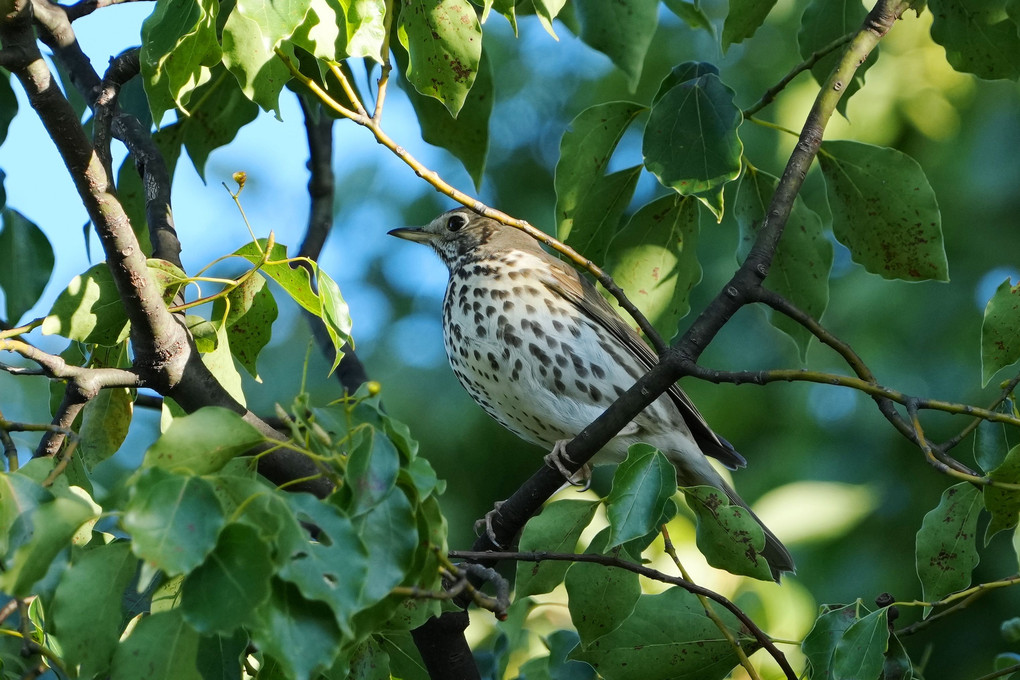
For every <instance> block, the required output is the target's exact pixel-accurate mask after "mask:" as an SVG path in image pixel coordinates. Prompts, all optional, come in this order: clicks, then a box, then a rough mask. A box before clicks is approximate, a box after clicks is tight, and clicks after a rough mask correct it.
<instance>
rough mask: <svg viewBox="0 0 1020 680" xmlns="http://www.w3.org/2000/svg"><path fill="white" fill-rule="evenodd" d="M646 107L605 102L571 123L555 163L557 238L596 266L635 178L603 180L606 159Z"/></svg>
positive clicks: (629, 173)
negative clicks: (589, 259) (588, 258)
mask: <svg viewBox="0 0 1020 680" xmlns="http://www.w3.org/2000/svg"><path fill="white" fill-rule="evenodd" d="M643 110H644V107H642V106H640V105H639V104H634V103H632V102H609V103H606V104H598V105H596V106H592V107H590V108H588V109H585V110H584V111H582V112H581V113H579V114H578V115H577V117H576V118H574V120H572V121H571V122H570V128H569V129H568V130H567V132H565V133H564V134H563V139H562V140H561V141H560V158H559V161H557V163H556V179H555V186H556V234H557V237H558V238H559V239H560V240H561V241H565V242H566V243H569V244H570V245H572V246H574V247H575V248H578V249H579V250H580V251H581V252H583V253H584V254H585V255H587V256H588V257H590V258H591V259H593V260H596V261H599V260H600V259H601V258H600V255H602V254H604V252H605V248H606V246H607V245H608V243H609V241H610V239H612V237H613V234H615V233H616V230H617V227H618V225H619V217H620V215H622V214H623V210H624V209H625V208H626V207H627V203H629V202H630V196H631V195H632V194H633V191H634V185H635V183H636V181H637V175H638V173H637V172H636V171H634V170H633V169H631V170H626V171H620V172H616V173H613V174H612V175H609V176H606V168H608V166H609V159H610V157H611V156H612V155H613V151H614V150H615V149H616V145H617V144H618V143H619V142H620V139H621V137H623V133H624V132H625V131H626V130H627V127H628V126H629V125H630V124H631V123H632V122H633V121H634V118H635V117H637V115H638V114H639V113H641V112H642V111H643Z"/></svg>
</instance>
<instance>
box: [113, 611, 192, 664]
mask: <svg viewBox="0 0 1020 680" xmlns="http://www.w3.org/2000/svg"><path fill="white" fill-rule="evenodd" d="M198 647H199V636H198V633H196V632H195V631H194V630H193V629H192V628H191V626H189V625H188V624H187V623H185V621H184V618H183V617H182V616H181V611H180V610H179V609H171V610H169V611H163V612H158V613H155V614H150V615H148V616H143V617H142V618H141V619H139V620H138V625H136V626H135V627H134V628H133V629H132V630H131V635H129V636H128V637H127V639H125V640H124V641H123V642H122V643H121V644H120V646H119V647H118V648H117V653H116V654H115V655H114V657H113V673H112V674H111V676H110V677H111V680H142V678H145V679H146V680H202V674H201V673H199V672H198V667H197V660H198Z"/></svg>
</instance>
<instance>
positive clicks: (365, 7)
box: [344, 0, 386, 64]
mask: <svg viewBox="0 0 1020 680" xmlns="http://www.w3.org/2000/svg"><path fill="white" fill-rule="evenodd" d="M344 7H345V8H346V10H347V55H348V56H351V57H366V58H369V59H373V60H375V61H376V62H378V63H380V64H381V63H382V62H383V54H382V46H383V43H384V42H385V37H386V2H385V0H345V2H344Z"/></svg>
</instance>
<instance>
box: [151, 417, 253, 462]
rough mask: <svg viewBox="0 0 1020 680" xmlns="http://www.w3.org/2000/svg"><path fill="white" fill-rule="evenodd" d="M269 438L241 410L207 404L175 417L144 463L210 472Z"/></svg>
mask: <svg viewBox="0 0 1020 680" xmlns="http://www.w3.org/2000/svg"><path fill="white" fill-rule="evenodd" d="M264 441H265V437H264V436H263V435H262V434H261V433H260V432H259V431H258V430H256V429H255V428H254V427H252V426H251V425H249V424H248V423H246V422H245V421H244V419H243V418H242V417H241V416H240V415H239V414H237V413H234V412H233V411H230V410H228V409H225V408H222V407H219V406H206V407H204V408H200V409H198V410H197V411H195V412H194V413H191V414H189V415H186V416H180V417H177V418H174V421H173V422H172V423H171V424H170V427H169V429H167V431H166V432H164V433H163V435H162V436H161V437H160V438H159V439H157V440H156V441H155V442H154V443H153V444H152V446H150V447H149V449H148V450H147V451H146V452H145V459H144V460H143V461H142V467H157V468H162V469H164V470H167V471H170V472H184V473H190V474H195V475H206V474H210V473H213V472H217V471H219V470H220V469H221V468H222V467H223V466H224V465H226V464H227V462H228V461H230V460H232V459H233V458H234V457H235V456H239V455H241V454H243V453H245V452H246V451H249V450H251V448H252V447H253V446H257V445H258V444H261V443H262V442H264Z"/></svg>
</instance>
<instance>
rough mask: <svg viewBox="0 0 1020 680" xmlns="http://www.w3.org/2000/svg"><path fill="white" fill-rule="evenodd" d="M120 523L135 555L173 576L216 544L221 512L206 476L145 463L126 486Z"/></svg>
mask: <svg viewBox="0 0 1020 680" xmlns="http://www.w3.org/2000/svg"><path fill="white" fill-rule="evenodd" d="M121 523H122V524H123V525H124V529H125V530H126V531H127V532H128V533H130V534H131V538H132V541H131V549H132V550H133V551H134V553H135V554H136V555H138V556H139V557H141V558H142V559H144V560H147V561H148V562H151V563H153V564H154V565H155V566H156V567H157V568H159V569H162V570H163V571H165V572H166V573H167V575H169V576H176V575H177V574H185V573H187V572H189V571H191V570H192V569H194V568H195V567H197V566H198V565H199V564H201V563H202V562H203V561H205V558H206V556H207V555H208V554H209V553H210V552H212V550H213V548H214V547H216V537H217V536H218V535H219V533H220V529H222V528H223V523H224V517H223V508H222V506H221V505H220V502H219V499H217V497H216V493H215V492H214V491H213V488H212V485H211V484H210V483H209V482H207V481H206V480H204V479H202V478H201V477H194V476H185V475H175V474H171V473H169V472H167V471H165V470H163V469H162V468H148V469H146V470H143V471H142V472H141V474H140V475H139V476H138V478H137V481H136V482H135V483H134V485H133V488H132V489H131V498H130V500H129V501H128V503H127V506H126V507H125V509H124V515H123V517H122V518H121Z"/></svg>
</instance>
